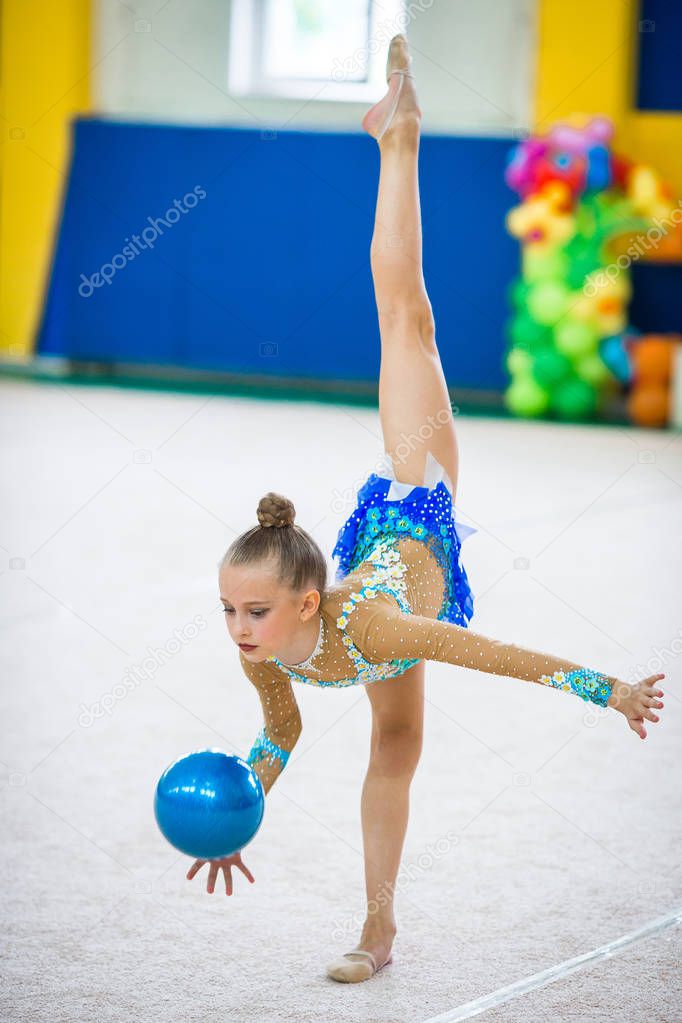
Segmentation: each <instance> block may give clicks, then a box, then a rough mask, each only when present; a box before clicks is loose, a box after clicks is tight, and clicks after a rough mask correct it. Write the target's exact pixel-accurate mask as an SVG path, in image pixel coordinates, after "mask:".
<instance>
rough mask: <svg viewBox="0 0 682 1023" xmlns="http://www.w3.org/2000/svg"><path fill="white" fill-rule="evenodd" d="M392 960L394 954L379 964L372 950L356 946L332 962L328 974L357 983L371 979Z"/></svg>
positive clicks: (345, 981)
mask: <svg viewBox="0 0 682 1023" xmlns="http://www.w3.org/2000/svg"><path fill="white" fill-rule="evenodd" d="M392 960H393V956H391V955H389V957H388V959H387V960H386V962H384V963H382V964H381V966H377V961H376V959H375V958H374V956H373V955H372V953H371V952H366V951H365V950H364V949H361V948H355V949H353V951H352V952H345V953H344V954H343V955H342V956H340V957H339V958H338V959H335V960H334V962H332V963H330V964H329V966H328V967H327V976H328V977H331V979H332V980H339V981H341V982H343V983H346V984H357V983H358V982H359V981H362V980H369V978H370V977H373V976H374V974H375V973H378V972H379V970H382V969H383V968H384V966H388V964H389V963H390V962H392Z"/></svg>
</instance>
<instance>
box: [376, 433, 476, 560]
mask: <svg viewBox="0 0 682 1023" xmlns="http://www.w3.org/2000/svg"><path fill="white" fill-rule="evenodd" d="M383 460H384V465H385V467H386V471H385V472H382V473H377V475H378V476H380V478H381V479H385V480H391V481H392V482H391V485H390V487H389V488H388V492H387V494H386V500H387V501H402V499H403V498H404V497H407V496H408V494H411V493H412V491H413V490H414V488H415V486H422V487H428V488H429V489H432V488H433V487H435V486H436V484H437V483H439V482H440V481H441V480H442V481H443V483H444V484H445V486H446V487H447V488H448V490H449V491H450V496H452V481H451V479H450V477H449V476H448V474H447V472H446V471H445V467H444V466H442V465H441V464H440V462H439V461H438V459H437V458H435V457H434V456H433V455H432V454H431V452H430V451H427V452H426V466H425V468H424V482H423V483H421V484H415V483H403V482H401V481H400V480H398V479H396V475H395V469H394V468H393V462H392V461H391V457H390V455H389V454H388V452H386V451H385V452H384V453H383ZM452 517H453V519H454V520H455V525H456V527H457V533H458V535H459V539H460V542H461V541H462V540H464V539H465V537H467V536H470V535H471V534H472V533H477V532H478V530H477V529H474V527H473V526H467V525H465V524H464V523H463V522H460V520H459V519H458V518H457V515H456V513H455V509H454V506H453V510H452Z"/></svg>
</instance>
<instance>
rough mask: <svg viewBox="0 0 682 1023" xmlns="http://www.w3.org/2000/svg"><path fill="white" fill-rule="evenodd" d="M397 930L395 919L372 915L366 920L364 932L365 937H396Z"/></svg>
mask: <svg viewBox="0 0 682 1023" xmlns="http://www.w3.org/2000/svg"><path fill="white" fill-rule="evenodd" d="M397 930H398V928H397V927H396V923H395V920H390V919H377V918H376V917H372V918H368V919H366V920H365V923H364V925H363V928H362V934H363V937H365V938H382V939H386V938H391V939H392V938H395V936H396V932H397Z"/></svg>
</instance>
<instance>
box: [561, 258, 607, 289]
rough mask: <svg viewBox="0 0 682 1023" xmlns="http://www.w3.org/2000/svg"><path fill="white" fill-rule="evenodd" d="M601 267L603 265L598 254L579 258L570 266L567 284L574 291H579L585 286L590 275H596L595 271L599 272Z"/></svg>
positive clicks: (573, 260) (572, 261)
mask: <svg viewBox="0 0 682 1023" xmlns="http://www.w3.org/2000/svg"><path fill="white" fill-rule="evenodd" d="M600 266H601V263H600V261H599V256H598V254H597V253H596V252H594V253H589V254H587V255H584V256H578V257H576V258H575V259H572V260H571V262H570V264H569V267H568V273H567V274H566V283H567V284H568V286H569V288H572V289H573V290H574V291H578V290H579V289H580V288H582V287H583V285H584V284H585V278H586V277H587V276H588V274H591V273H594V271H595V270H598V269H599V267H600Z"/></svg>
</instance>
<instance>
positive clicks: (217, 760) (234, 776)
mask: <svg viewBox="0 0 682 1023" xmlns="http://www.w3.org/2000/svg"><path fill="white" fill-rule="evenodd" d="M264 812H265V798H264V795H263V787H262V785H261V782H260V778H259V777H258V775H257V774H256V773H255V772H254V771H253V770H252V769H251V767H250V766H249V764H247V763H246V761H245V760H242V758H241V757H236V756H231V755H230V754H228V753H224V752H223V751H222V750H219V749H203V750H196V751H195V752H194V753H188V754H187V756H185V757H180V759H179V760H176V761H175V762H174V763H172V764H171V765H170V767H167V768H166V770H165V771H164V772H163V774H162V775H161V777H160V779H159V783H158V785H157V786H156V794H155V796H154V816H155V817H156V823H157V824H158V825H159V828H160V829H161V833H162V834H163V835H164V837H165V838H167V839H168V841H169V842H170V844H171V845H173V846H175V848H176V849H179V850H180V852H183V853H187V855H188V856H194V858H195V859H198V860H218V859H222V858H223V857H224V856H231V855H232V853H234V852H237V851H238V850H239V849H242V848H243V847H244V846H245V845H246V844H247V842H250V841H251V839H252V838H253V837H254V835H255V834H256V832H257V831H258V829H259V827H260V825H261V821H262V820H263V814H264Z"/></svg>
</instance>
